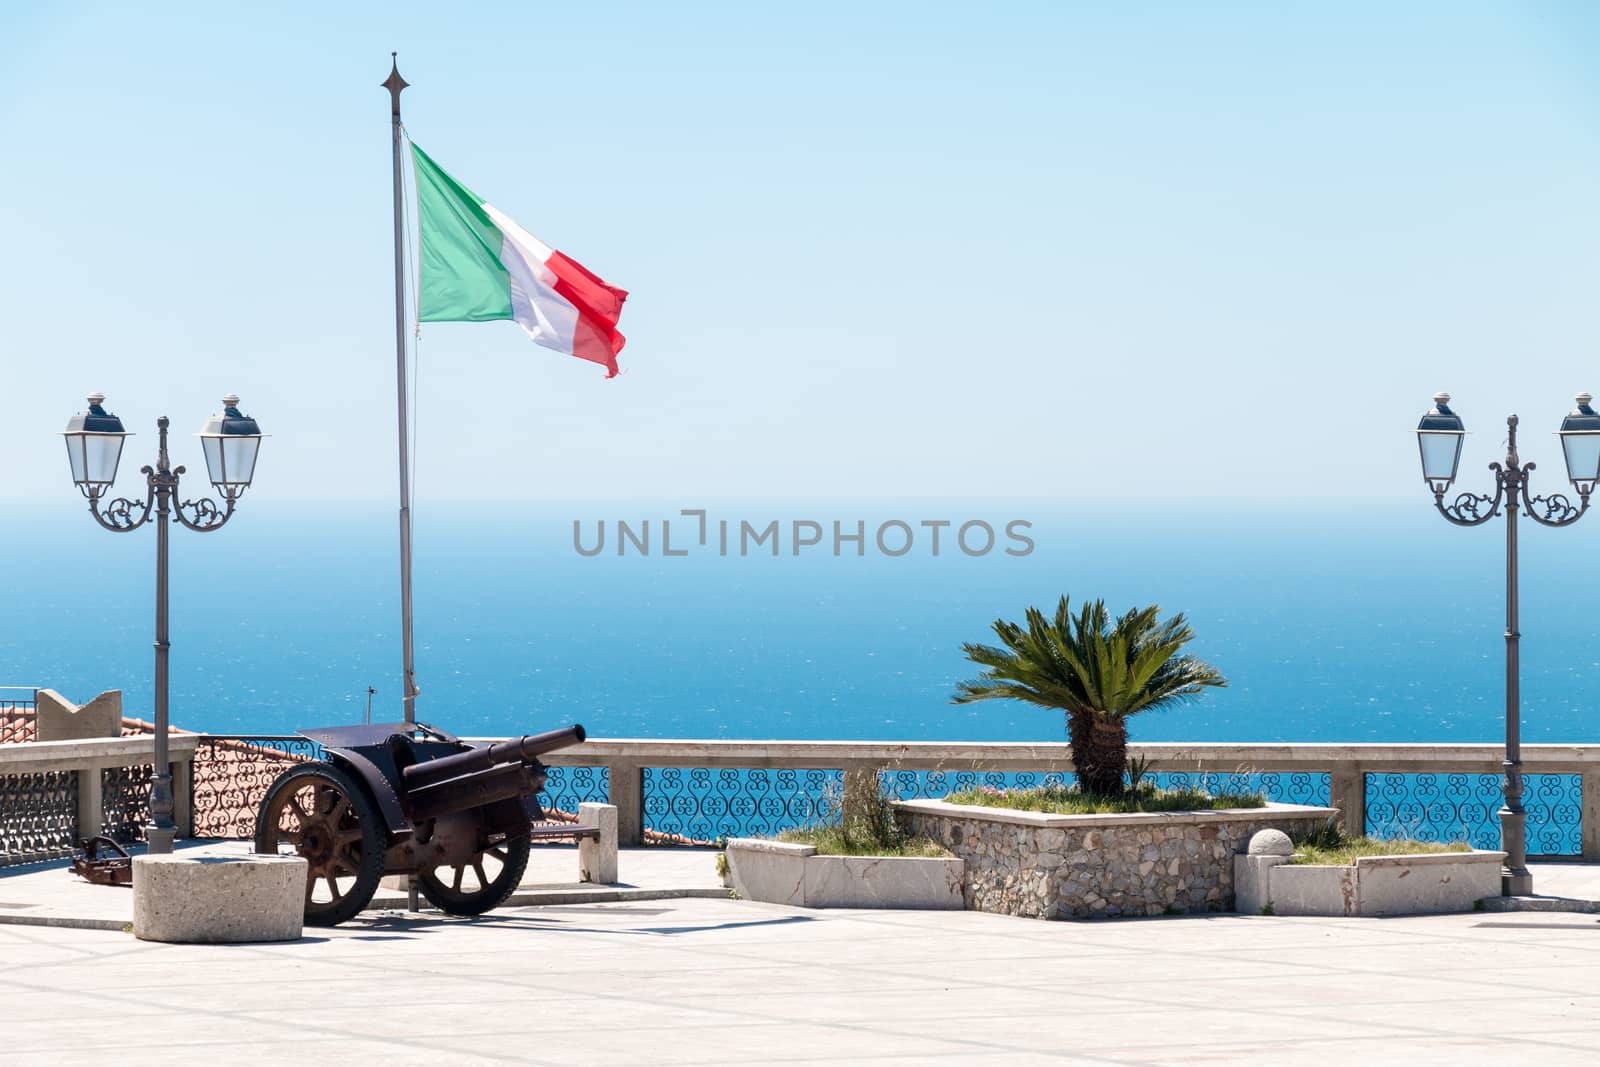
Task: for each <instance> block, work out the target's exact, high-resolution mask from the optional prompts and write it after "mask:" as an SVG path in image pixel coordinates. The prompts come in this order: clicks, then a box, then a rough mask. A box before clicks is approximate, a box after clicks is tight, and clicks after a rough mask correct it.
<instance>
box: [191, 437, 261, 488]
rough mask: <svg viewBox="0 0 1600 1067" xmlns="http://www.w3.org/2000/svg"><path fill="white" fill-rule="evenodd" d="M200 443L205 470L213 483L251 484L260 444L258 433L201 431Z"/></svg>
mask: <svg viewBox="0 0 1600 1067" xmlns="http://www.w3.org/2000/svg"><path fill="white" fill-rule="evenodd" d="M200 444H201V446H202V447H203V448H204V449H205V453H206V471H207V473H208V474H209V475H210V476H211V484H212V485H215V486H221V487H227V486H232V487H234V488H243V487H245V486H247V485H249V484H250V480H251V479H252V478H254V477H255V473H256V453H257V452H259V451H260V448H261V435H260V434H255V435H252V436H248V437H247V436H239V435H227V434H215V435H213V434H201V435H200Z"/></svg>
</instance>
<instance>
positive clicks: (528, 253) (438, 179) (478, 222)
mask: <svg viewBox="0 0 1600 1067" xmlns="http://www.w3.org/2000/svg"><path fill="white" fill-rule="evenodd" d="M411 151H412V154H413V157H414V159H415V161H416V170H417V221H418V229H419V236H420V243H421V250H422V268H421V274H422V277H421V280H420V282H419V285H418V288H419V290H420V291H419V292H418V294H417V317H418V318H419V319H420V320H421V321H423V322H489V321H491V320H493V319H510V320H512V321H513V322H515V323H516V324H517V325H518V326H521V327H522V328H523V330H525V331H527V334H528V336H529V337H531V338H533V340H534V343H535V344H541V345H543V346H544V347H546V348H553V349H555V350H556V351H557V352H566V353H568V354H570V355H574V356H577V357H578V358H579V359H587V360H589V361H591V362H593V363H598V364H600V365H601V366H603V367H605V369H606V372H607V373H606V377H607V378H614V377H616V375H617V353H618V352H621V351H622V345H623V343H624V339H623V336H622V335H621V334H620V333H618V332H617V318H618V317H619V316H620V315H621V314H622V302H623V301H624V300H626V299H627V298H628V294H627V292H626V291H624V290H622V289H618V288H617V287H616V286H614V285H608V284H606V283H605V282H604V281H603V280H601V279H600V278H598V277H596V276H595V275H594V274H591V273H590V272H589V271H587V270H585V269H584V268H583V267H582V266H581V265H580V264H579V263H577V261H575V260H572V259H569V258H567V257H566V256H564V255H562V254H561V253H560V252H557V251H556V250H555V249H553V248H551V247H550V246H549V245H547V244H545V243H544V242H543V241H541V240H539V239H538V238H537V237H535V236H533V234H531V233H529V232H528V231H527V230H524V229H523V228H522V227H521V226H518V225H517V224H516V223H515V222H512V221H511V220H510V219H509V218H507V217H506V216H505V215H504V213H502V212H501V211H500V210H499V209H498V208H496V207H495V206H494V205H493V204H489V203H486V202H485V201H484V199H483V198H482V197H481V196H478V195H477V194H476V193H474V192H473V191H472V190H471V189H468V188H467V187H466V186H465V185H462V184H461V183H460V182H458V181H456V180H455V179H454V178H452V177H451V176H450V175H448V174H446V173H445V172H444V171H443V170H441V169H440V168H439V164H437V163H435V162H434V161H433V160H432V159H430V158H429V157H428V154H427V153H426V152H424V151H423V150H422V149H420V148H418V147H417V146H416V145H415V144H413V145H412V146H411Z"/></svg>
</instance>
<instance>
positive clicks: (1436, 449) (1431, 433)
mask: <svg viewBox="0 0 1600 1067" xmlns="http://www.w3.org/2000/svg"><path fill="white" fill-rule="evenodd" d="M1465 437H1466V435H1465V434H1463V433H1452V432H1449V431H1444V432H1440V431H1438V430H1418V431H1417V443H1418V445H1420V446H1421V448H1422V476H1423V478H1425V479H1427V480H1428V481H1430V482H1443V483H1444V484H1445V485H1449V484H1450V483H1451V482H1453V481H1455V480H1456V468H1457V467H1458V466H1459V465H1460V463H1461V441H1462V439H1463V438H1465Z"/></svg>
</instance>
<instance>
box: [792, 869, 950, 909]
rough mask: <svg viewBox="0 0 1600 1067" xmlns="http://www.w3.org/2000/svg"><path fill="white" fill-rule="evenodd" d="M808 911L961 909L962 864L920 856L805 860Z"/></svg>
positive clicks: (806, 904)
mask: <svg viewBox="0 0 1600 1067" xmlns="http://www.w3.org/2000/svg"><path fill="white" fill-rule="evenodd" d="M804 864H805V901H804V903H805V906H806V907H808V908H918V909H931V910H946V911H960V910H961V909H962V908H963V907H965V904H964V902H963V901H962V899H961V872H962V866H963V865H962V862H961V861H960V860H958V859H955V858H948V859H939V858H934V857H922V856H809V857H807V858H806V859H805V860H804Z"/></svg>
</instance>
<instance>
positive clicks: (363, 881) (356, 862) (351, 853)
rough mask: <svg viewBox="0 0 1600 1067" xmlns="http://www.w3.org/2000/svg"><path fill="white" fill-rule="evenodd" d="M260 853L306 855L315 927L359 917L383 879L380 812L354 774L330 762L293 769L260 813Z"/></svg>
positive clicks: (308, 916) (309, 904)
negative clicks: (354, 779) (373, 808)
mask: <svg viewBox="0 0 1600 1067" xmlns="http://www.w3.org/2000/svg"><path fill="white" fill-rule="evenodd" d="M256 851H257V852H265V853H267V854H268V855H277V854H279V853H283V852H286V851H292V852H293V853H294V854H295V855H299V856H303V857H305V859H306V862H307V863H309V864H310V871H309V872H308V873H307V876H306V913H305V914H306V922H307V924H309V925H311V926H334V925H337V924H338V923H342V922H344V921H345V920H346V919H351V918H354V917H355V916H356V914H357V913H358V912H360V911H361V909H362V908H364V907H366V906H367V904H368V902H370V901H371V900H372V895H373V894H374V893H376V892H377V891H378V883H379V882H380V881H382V880H383V862H384V856H383V851H384V850H383V839H382V835H381V834H380V832H379V830H378V815H377V812H375V811H373V810H372V802H371V801H370V800H368V799H367V795H366V793H365V792H363V791H362V789H361V787H360V786H358V785H356V784H355V782H354V781H353V780H352V779H351V777H350V775H348V774H346V773H345V772H344V771H342V770H340V769H339V768H338V767H335V766H333V765H332V764H328V763H312V764H306V765H303V766H300V767H293V768H291V769H289V770H287V771H285V772H284V773H283V774H280V775H279V776H278V777H277V779H276V780H275V781H274V782H273V783H272V785H271V786H270V787H269V788H268V789H267V796H266V799H265V800H264V801H262V804H261V813H260V814H259V815H257V816H256Z"/></svg>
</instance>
